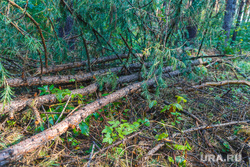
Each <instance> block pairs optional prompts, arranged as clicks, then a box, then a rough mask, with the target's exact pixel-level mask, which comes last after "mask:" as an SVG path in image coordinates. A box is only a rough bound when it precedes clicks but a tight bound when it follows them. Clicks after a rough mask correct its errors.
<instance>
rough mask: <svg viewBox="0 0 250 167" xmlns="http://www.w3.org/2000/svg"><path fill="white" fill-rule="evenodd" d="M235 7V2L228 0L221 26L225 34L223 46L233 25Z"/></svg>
mask: <svg viewBox="0 0 250 167" xmlns="http://www.w3.org/2000/svg"><path fill="white" fill-rule="evenodd" d="M235 6H236V0H228V1H227V5H226V12H225V16H224V24H223V29H224V30H225V32H226V36H227V38H226V40H225V45H226V43H227V41H228V39H229V36H230V30H231V27H232V23H233V17H234V13H235Z"/></svg>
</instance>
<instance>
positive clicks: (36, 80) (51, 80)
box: [0, 63, 141, 88]
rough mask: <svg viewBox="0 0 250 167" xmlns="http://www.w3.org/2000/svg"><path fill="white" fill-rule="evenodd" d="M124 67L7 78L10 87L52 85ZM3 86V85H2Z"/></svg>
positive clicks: (86, 78) (136, 66)
mask: <svg viewBox="0 0 250 167" xmlns="http://www.w3.org/2000/svg"><path fill="white" fill-rule="evenodd" d="M140 67H141V66H140V64H139V63H137V64H131V65H129V67H128V68H131V69H133V68H140ZM121 69H122V67H114V68H111V69H104V70H99V71H94V72H90V73H86V74H77V75H59V76H45V77H28V78H27V79H26V80H24V79H22V78H21V77H20V78H13V79H7V82H8V85H9V86H10V87H21V86H34V85H50V84H61V83H70V82H71V81H70V80H72V79H74V80H75V81H77V82H82V81H87V80H90V79H91V78H93V76H94V75H95V76H96V75H102V74H105V73H107V72H118V71H120V70H121ZM0 88H3V85H1V86H0Z"/></svg>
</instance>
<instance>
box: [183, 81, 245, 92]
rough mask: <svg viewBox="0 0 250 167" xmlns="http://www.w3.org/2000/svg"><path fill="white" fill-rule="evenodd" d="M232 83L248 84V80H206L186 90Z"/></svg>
mask: <svg viewBox="0 0 250 167" xmlns="http://www.w3.org/2000/svg"><path fill="white" fill-rule="evenodd" d="M232 84H243V85H247V86H250V82H249V81H245V80H226V81H220V82H206V83H203V84H201V85H196V86H193V87H192V88H190V89H187V90H188V91H193V90H195V89H202V88H204V87H208V86H223V85H232Z"/></svg>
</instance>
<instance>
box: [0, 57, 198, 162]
mask: <svg viewBox="0 0 250 167" xmlns="http://www.w3.org/2000/svg"><path fill="white" fill-rule="evenodd" d="M196 63H197V64H199V63H198V62H196ZM197 64H196V65H197ZM179 74H181V73H180V71H178V70H177V71H174V72H171V73H168V74H164V75H163V77H173V76H176V75H179ZM145 82H146V84H147V85H149V86H150V85H153V84H154V83H155V79H150V80H148V81H145ZM143 84H144V82H139V83H134V84H132V85H129V86H127V87H125V88H122V89H120V90H118V91H116V92H114V93H112V94H110V95H108V96H105V97H102V98H101V99H99V100H96V101H95V102H93V103H90V104H88V105H86V106H85V107H83V108H81V109H79V110H78V111H77V112H75V113H74V114H73V115H71V116H69V117H68V118H66V119H64V120H63V121H62V122H60V123H58V124H56V125H54V126H53V127H51V128H49V129H47V130H45V131H43V132H41V133H39V134H37V135H35V136H32V137H31V138H28V139H26V140H24V141H22V142H20V143H18V144H16V145H13V146H11V147H9V148H7V149H5V150H3V151H1V152H0V165H2V166H3V165H5V164H7V163H9V162H10V161H13V160H17V159H18V158H21V157H22V155H24V154H25V153H28V152H31V151H34V150H35V149H36V148H38V147H39V146H41V145H43V144H44V143H45V142H48V141H51V140H53V139H54V138H55V137H57V136H60V135H62V134H63V133H65V132H66V131H67V130H68V128H70V127H74V126H76V125H78V124H79V123H80V122H81V121H83V120H85V118H86V117H88V116H89V115H91V114H92V113H94V112H95V111H96V110H98V109H101V108H102V107H104V106H106V105H107V104H109V103H112V102H114V101H116V100H118V99H120V98H122V97H124V96H126V95H128V94H130V93H133V92H135V91H137V90H139V89H140V88H141V86H142V85H143ZM93 86H94V85H93ZM94 87H95V86H94Z"/></svg>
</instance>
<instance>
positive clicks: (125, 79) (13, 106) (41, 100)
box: [0, 67, 179, 115]
mask: <svg viewBox="0 0 250 167" xmlns="http://www.w3.org/2000/svg"><path fill="white" fill-rule="evenodd" d="M171 70H172V67H166V68H164V69H163V72H170V71H171ZM175 74H176V72H175V73H170V75H175ZM178 74H179V72H178ZM138 79H139V74H138V73H135V74H131V75H127V76H122V77H120V78H119V79H118V81H117V83H118V84H121V83H129V82H134V81H137V80H138ZM97 89H98V84H97V83H94V84H91V85H89V86H87V87H85V88H82V89H75V90H72V91H71V93H72V94H81V95H83V96H85V95H88V94H91V93H94V92H95V91H96V90H97ZM68 98H69V96H68V95H66V96H65V97H64V98H63V99H62V102H64V101H67V99H68ZM34 100H36V101H37V105H38V106H39V105H42V104H52V103H56V102H57V98H56V94H50V95H44V96H40V97H37V98H35V99H33V98H29V99H22V100H15V101H12V102H11V103H10V104H8V105H5V106H4V109H3V111H1V112H0V113H1V114H5V113H8V112H10V113H12V114H11V115H13V113H14V112H17V111H20V110H22V109H23V108H24V107H26V106H30V104H32V103H33V101H34ZM0 108H1V109H2V108H3V103H0Z"/></svg>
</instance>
